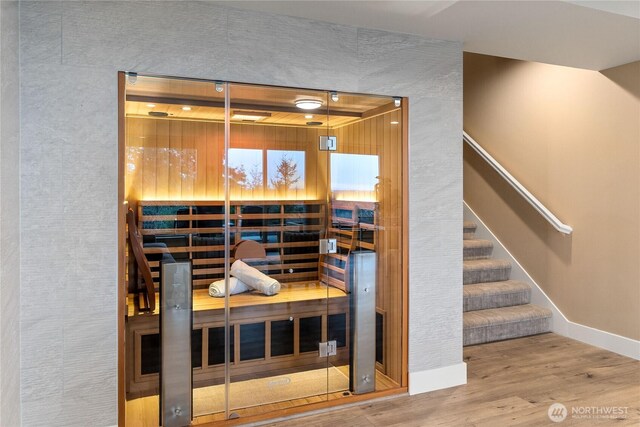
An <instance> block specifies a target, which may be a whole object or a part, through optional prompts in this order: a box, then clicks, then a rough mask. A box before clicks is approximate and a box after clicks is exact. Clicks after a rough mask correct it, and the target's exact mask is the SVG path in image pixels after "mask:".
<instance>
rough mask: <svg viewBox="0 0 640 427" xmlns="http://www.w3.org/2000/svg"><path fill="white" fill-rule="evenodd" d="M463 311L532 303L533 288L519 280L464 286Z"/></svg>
mask: <svg viewBox="0 0 640 427" xmlns="http://www.w3.org/2000/svg"><path fill="white" fill-rule="evenodd" d="M462 294H463V310H464V311H465V312H467V311H475V310H486V309H491V308H499V307H510V306H514V305H522V304H529V303H530V302H531V286H529V285H528V284H526V283H524V282H519V281H517V280H505V281H502V282H487V283H476V284H473V285H466V286H463V290H462Z"/></svg>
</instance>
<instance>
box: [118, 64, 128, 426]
mask: <svg viewBox="0 0 640 427" xmlns="http://www.w3.org/2000/svg"><path fill="white" fill-rule="evenodd" d="M125 78H126V77H125V75H124V72H122V71H120V72H118V228H117V230H118V273H117V274H118V275H117V281H116V286H117V287H118V290H117V296H116V303H117V304H118V310H117V313H118V344H117V345H118V374H117V375H118V426H120V427H124V425H125V420H126V414H125V411H126V406H127V405H126V384H125V363H126V358H125V315H126V313H127V290H126V286H127V285H126V280H125V267H126V251H125V247H126V237H125V232H126V231H125V225H124V224H125V209H126V206H125V205H124V157H125V156H124V152H125V139H126V135H125V133H126V128H125V109H124V107H125Z"/></svg>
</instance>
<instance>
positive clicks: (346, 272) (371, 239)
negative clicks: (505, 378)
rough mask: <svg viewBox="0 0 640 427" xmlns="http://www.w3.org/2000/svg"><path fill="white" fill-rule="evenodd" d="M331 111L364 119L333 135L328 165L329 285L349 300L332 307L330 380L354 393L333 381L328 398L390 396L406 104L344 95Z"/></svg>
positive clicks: (332, 302)
mask: <svg viewBox="0 0 640 427" xmlns="http://www.w3.org/2000/svg"><path fill="white" fill-rule="evenodd" d="M329 105H330V112H331V114H332V115H333V116H336V117H340V115H341V114H344V111H354V112H358V113H359V114H360V115H359V116H358V117H356V118H355V119H352V120H349V121H345V122H343V123H340V124H337V125H336V126H333V127H332V130H331V132H332V135H333V136H335V138H336V141H337V149H336V150H335V151H332V152H331V153H330V155H329V159H328V162H329V176H328V182H329V194H330V197H329V202H328V203H329V206H330V215H329V221H330V224H329V225H328V230H329V231H330V233H331V234H333V236H334V237H335V238H337V240H338V254H337V256H336V257H335V258H336V259H335V260H334V262H333V263H332V265H331V266H330V267H329V268H330V270H329V272H328V273H329V275H330V276H331V277H330V279H329V284H330V285H332V286H333V287H336V288H339V289H343V290H344V291H345V292H346V293H347V294H348V300H347V303H346V304H344V303H343V301H341V300H340V299H338V298H329V299H328V317H327V320H328V321H327V333H328V339H329V340H330V341H335V343H336V347H337V354H336V355H334V356H331V357H330V358H329V372H330V373H331V372H332V371H334V370H339V371H340V372H343V373H346V375H348V376H349V383H348V387H344V386H343V385H342V384H341V383H340V382H339V381H337V380H336V379H335V378H336V377H334V376H332V375H331V374H329V376H328V378H329V385H328V389H329V397H330V398H339V397H341V396H343V395H345V394H348V393H345V392H349V393H354V394H365V393H370V392H373V391H379V390H384V389H386V388H390V387H392V386H393V381H392V380H388V379H387V378H386V377H385V375H384V374H385V373H386V372H387V370H388V372H393V374H394V375H396V374H399V372H400V367H401V364H400V355H401V342H400V341H399V339H400V338H401V333H400V328H399V326H400V321H401V300H402V297H401V291H402V276H401V271H402V258H401V256H400V255H401V235H402V234H401V231H402V229H401V225H402V221H401V218H402V216H401V213H402V211H401V209H402V198H401V197H402V191H401V188H402V187H401V183H402V128H401V122H402V117H401V114H402V113H401V101H400V100H399V99H394V98H391V97H384V96H370V95H357V94H339V96H337V97H335V96H334V97H332V98H331V102H330V104H329ZM390 327H392V328H394V329H391V328H390ZM388 331H391V334H389V333H388ZM387 335H393V337H390V336H387ZM390 344H392V346H390ZM388 360H391V361H392V363H387V361H388ZM338 378H339V377H338ZM397 382H398V384H399V383H400V378H399V376H398V377H397ZM396 385H397V384H396Z"/></svg>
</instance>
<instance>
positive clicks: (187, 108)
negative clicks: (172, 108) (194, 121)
mask: <svg viewBox="0 0 640 427" xmlns="http://www.w3.org/2000/svg"><path fill="white" fill-rule="evenodd" d="M182 109H183V110H184V111H191V107H189V106H186V105H185V106H184V107H182Z"/></svg>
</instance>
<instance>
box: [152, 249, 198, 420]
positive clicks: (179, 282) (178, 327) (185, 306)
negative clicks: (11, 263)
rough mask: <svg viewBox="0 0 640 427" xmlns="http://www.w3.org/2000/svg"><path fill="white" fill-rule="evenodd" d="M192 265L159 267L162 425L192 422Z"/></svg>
mask: <svg viewBox="0 0 640 427" xmlns="http://www.w3.org/2000/svg"><path fill="white" fill-rule="evenodd" d="M191 309H192V294H191V261H187V262H168V263H165V262H161V263H160V336H161V343H162V344H161V359H162V361H161V370H160V421H161V425H162V426H164V427H182V426H186V425H190V424H191V418H192V395H191V390H192V382H193V375H192V372H193V371H192V367H191V330H192V321H191Z"/></svg>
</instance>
